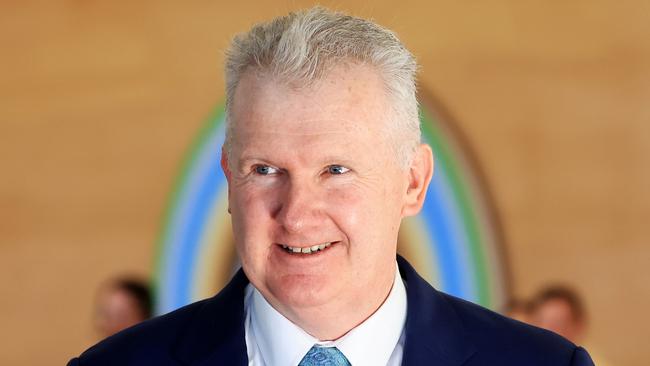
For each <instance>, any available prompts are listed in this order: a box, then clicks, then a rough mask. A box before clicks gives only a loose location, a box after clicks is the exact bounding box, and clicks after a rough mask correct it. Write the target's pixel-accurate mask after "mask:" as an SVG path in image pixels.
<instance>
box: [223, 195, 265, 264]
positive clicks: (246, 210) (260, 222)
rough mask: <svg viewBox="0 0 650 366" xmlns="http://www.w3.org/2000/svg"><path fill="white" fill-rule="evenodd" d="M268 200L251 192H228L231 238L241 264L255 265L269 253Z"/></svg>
mask: <svg viewBox="0 0 650 366" xmlns="http://www.w3.org/2000/svg"><path fill="white" fill-rule="evenodd" d="M271 197H272V195H269V194H265V192H260V191H259V190H252V189H238V190H236V191H233V192H231V197H230V204H231V211H232V212H231V220H232V226H233V235H234V239H235V243H236V246H237V250H238V251H239V254H240V258H241V260H242V261H243V262H245V263H253V262H256V261H259V260H260V259H262V258H264V257H265V255H266V254H265V253H266V252H267V251H268V249H269V245H268V238H269V231H270V227H271V221H270V216H271V215H270V210H271V207H272V202H271Z"/></svg>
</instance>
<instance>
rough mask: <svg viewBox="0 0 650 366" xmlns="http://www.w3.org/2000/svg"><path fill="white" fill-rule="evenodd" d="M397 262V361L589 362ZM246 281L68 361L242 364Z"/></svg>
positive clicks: (554, 338)
mask: <svg viewBox="0 0 650 366" xmlns="http://www.w3.org/2000/svg"><path fill="white" fill-rule="evenodd" d="M398 263H399V269H400V273H401V275H402V279H403V280H404V283H405V285H406V292H407V299H408V302H407V303H408V315H407V322H406V341H405V350H404V358H403V361H402V365H404V366H422V365H436V366H460V365H463V366H491V365H495V366H496V365H499V366H524V365H525V366H560V365H566V366H588V365H593V363H592V362H591V359H590V358H589V355H588V354H587V353H586V352H585V351H584V350H583V349H582V348H580V347H577V346H575V345H574V344H572V343H570V342H569V341H567V340H565V339H564V338H562V337H560V336H558V335H556V334H554V333H551V332H548V331H545V330H542V329H539V328H535V327H532V326H529V325H526V324H523V323H520V322H517V321H515V320H511V319H509V318H506V317H503V316H501V315H499V314H497V313H494V312H492V311H489V310H486V309H483V308H481V307H479V306H477V305H474V304H472V303H469V302H467V301H464V300H461V299H458V298H455V297H452V296H449V295H446V294H444V293H442V292H439V291H436V290H435V289H433V288H432V287H431V286H430V285H429V284H428V283H427V282H426V281H425V280H424V279H422V278H421V277H420V276H419V275H418V274H417V273H416V272H415V270H414V269H413V268H412V267H411V265H410V264H409V263H408V262H407V261H406V260H404V259H403V258H401V257H398ZM247 284H248V280H247V279H246V276H245V275H244V274H243V272H242V271H241V270H240V271H239V272H238V273H237V274H236V275H235V277H234V278H233V279H232V280H231V281H230V283H229V284H228V285H227V286H226V287H225V288H224V289H223V290H222V291H221V292H220V293H219V294H217V295H216V296H214V297H212V298H210V299H207V300H203V301H199V302H196V303H194V304H191V305H188V306H186V307H183V308H181V309H179V310H176V311H174V312H172V313H169V314H167V315H163V316H161V317H157V318H154V319H152V320H148V321H145V322H144V323H141V324H139V325H136V326H135V327H133V328H130V329H128V330H126V331H123V332H122V333H119V334H117V335H115V336H112V337H109V338H108V339H106V340H104V341H102V342H101V343H99V344H97V345H95V346H94V347H92V348H90V349H89V350H87V351H86V352H84V353H83V354H82V355H81V356H80V357H79V358H75V359H73V360H71V361H70V362H69V363H68V365H69V366H83V365H92V366H103V365H124V366H126V365H159V366H168V365H169V366H172V365H196V366H198V365H203V366H208V365H232V366H237V365H241V366H245V365H248V359H247V357H246V343H245V340H244V303H243V301H244V288H245V287H246V285H247ZM278 336H281V335H278ZM532 355H534V356H532Z"/></svg>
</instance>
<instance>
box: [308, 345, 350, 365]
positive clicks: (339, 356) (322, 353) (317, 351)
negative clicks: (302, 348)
mask: <svg viewBox="0 0 650 366" xmlns="http://www.w3.org/2000/svg"><path fill="white" fill-rule="evenodd" d="M298 366H351V365H350V361H348V359H347V358H345V356H344V355H343V352H341V351H339V349H338V348H336V347H318V346H314V347H312V348H311V349H310V350H309V352H307V354H306V355H305V357H303V359H302V361H300V363H299V364H298Z"/></svg>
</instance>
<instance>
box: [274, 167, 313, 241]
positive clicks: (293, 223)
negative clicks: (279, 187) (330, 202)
mask: <svg viewBox="0 0 650 366" xmlns="http://www.w3.org/2000/svg"><path fill="white" fill-rule="evenodd" d="M319 196H320V194H319V190H318V187H317V186H316V184H314V183H313V182H309V181H308V180H299V179H292V180H290V181H288V182H287V184H286V186H285V187H284V192H283V194H282V196H281V199H280V202H279V204H278V207H277V209H276V212H275V215H274V216H275V220H276V222H277V223H278V224H279V225H280V226H282V228H283V229H284V230H285V231H286V232H288V233H292V234H296V233H302V232H306V231H309V230H310V229H313V228H316V227H317V226H318V225H319V219H320V217H321V216H322V201H321V199H320V197H319Z"/></svg>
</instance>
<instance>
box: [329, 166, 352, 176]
mask: <svg viewBox="0 0 650 366" xmlns="http://www.w3.org/2000/svg"><path fill="white" fill-rule="evenodd" d="M327 171H328V172H329V173H330V174H332V175H341V174H345V173H347V172H349V171H350V169H348V168H346V167H344V166H341V165H330V166H329V167H327Z"/></svg>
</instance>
